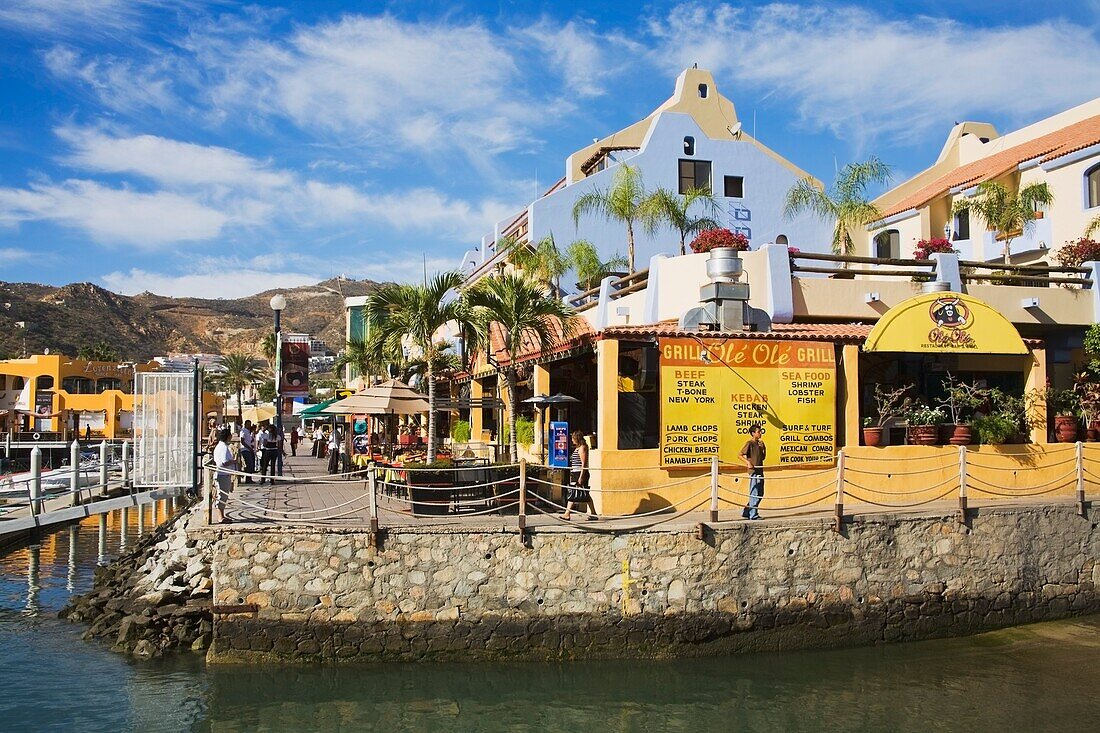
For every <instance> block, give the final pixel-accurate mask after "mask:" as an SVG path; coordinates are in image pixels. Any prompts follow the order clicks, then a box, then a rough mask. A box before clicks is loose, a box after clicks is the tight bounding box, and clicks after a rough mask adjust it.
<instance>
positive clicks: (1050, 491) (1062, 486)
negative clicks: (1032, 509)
mask: <svg viewBox="0 0 1100 733" xmlns="http://www.w3.org/2000/svg"><path fill="white" fill-rule="evenodd" d="M1072 484H1073V482H1071V481H1067V482H1065V483H1062V484H1059V485H1058V486H1054V487H1052V488H1049V489H1045V490H1043V491H1031V492H1028V493H1026V494H1012V493H1004V492H1000V491H993V490H992V489H983V488H982V487H981V486H971V487H970V488H971V489H972V490H973V491H977V492H979V493H982V494H989V495H990V496H1001V497H1006V498H1016V497H1025V496H1042V495H1044V494H1053V493H1054V492H1055V491H1061V490H1063V489H1065V488H1066V487H1068V486H1071V485H1072Z"/></svg>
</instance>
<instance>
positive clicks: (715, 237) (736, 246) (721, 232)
mask: <svg viewBox="0 0 1100 733" xmlns="http://www.w3.org/2000/svg"><path fill="white" fill-rule="evenodd" d="M748 248H749V238H748V237H746V236H745V235H744V234H742V233H741V232H731V231H730V230H729V229H725V228H717V229H704V230H703V231H701V232H699V236H697V237H696V238H695V239H693V240H692V241H691V251H692V252H694V253H695V254H701V253H703V252H710V251H711V250H715V249H732V250H733V251H735V252H744V251H746V250H748Z"/></svg>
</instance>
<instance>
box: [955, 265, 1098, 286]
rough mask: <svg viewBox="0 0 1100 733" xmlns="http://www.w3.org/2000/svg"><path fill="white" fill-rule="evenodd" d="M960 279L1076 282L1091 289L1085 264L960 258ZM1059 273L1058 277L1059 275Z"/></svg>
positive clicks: (1002, 282)
mask: <svg viewBox="0 0 1100 733" xmlns="http://www.w3.org/2000/svg"><path fill="white" fill-rule="evenodd" d="M959 270H960V272H961V275H962V281H963V282H964V283H965V282H975V283H980V282H988V283H992V284H994V285H1023V286H1026V287H1039V288H1042V287H1047V286H1049V285H1079V286H1080V287H1083V288H1091V287H1092V285H1093V282H1092V280H1091V279H1090V278H1089V277H1087V275H1088V274H1089V270H1088V269H1087V268H1084V267H1054V266H1049V265H1006V264H1003V263H994V262H975V261H971V260H960V261H959ZM1059 275H1061V276H1059Z"/></svg>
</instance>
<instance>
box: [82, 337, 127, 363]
mask: <svg viewBox="0 0 1100 733" xmlns="http://www.w3.org/2000/svg"><path fill="white" fill-rule="evenodd" d="M76 358H77V359H83V360H84V361H118V352H117V351H115V349H114V347H113V346H111V345H110V344H109V343H107V342H106V341H103V340H100V341H97V342H96V343H95V344H94V345H92V346H81V347H80V349H78V350H77V352H76Z"/></svg>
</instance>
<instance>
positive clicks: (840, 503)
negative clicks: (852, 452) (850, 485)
mask: <svg viewBox="0 0 1100 733" xmlns="http://www.w3.org/2000/svg"><path fill="white" fill-rule="evenodd" d="M835 509H836V515H835V517H834V521H835V525H834V527H833V529H835V530H836V531H837V532H840V531H841V530H842V529H844V449H843V448H841V449H840V450H839V451H837V454H836V507H835Z"/></svg>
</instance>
